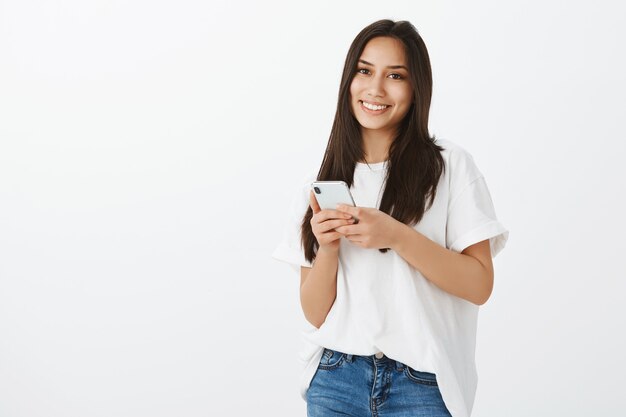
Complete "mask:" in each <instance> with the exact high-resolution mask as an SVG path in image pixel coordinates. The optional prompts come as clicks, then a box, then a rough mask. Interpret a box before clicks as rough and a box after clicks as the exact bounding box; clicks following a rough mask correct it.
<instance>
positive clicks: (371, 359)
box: [345, 353, 406, 371]
mask: <svg viewBox="0 0 626 417" xmlns="http://www.w3.org/2000/svg"><path fill="white" fill-rule="evenodd" d="M345 355H346V360H347V361H348V362H352V361H353V360H354V359H355V358H357V357H358V358H363V359H365V360H367V361H369V362H371V363H372V364H380V365H382V364H384V363H390V364H392V365H393V366H394V367H395V368H396V369H397V370H399V371H401V370H402V369H404V367H405V366H406V365H404V364H403V363H402V362H400V361H397V360H395V359H391V358H390V357H388V356H387V355H385V354H383V355H382V357H381V358H377V357H376V355H353V354H351V353H345Z"/></svg>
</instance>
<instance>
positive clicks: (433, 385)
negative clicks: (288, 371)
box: [306, 348, 452, 417]
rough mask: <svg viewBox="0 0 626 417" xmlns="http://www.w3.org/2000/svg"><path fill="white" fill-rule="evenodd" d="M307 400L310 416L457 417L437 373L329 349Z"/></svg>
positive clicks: (386, 360) (382, 359)
mask: <svg viewBox="0 0 626 417" xmlns="http://www.w3.org/2000/svg"><path fill="white" fill-rule="evenodd" d="M306 400H307V416H308V417H334V416H354V417H365V416H367V417H408V416H410V417H426V416H428V417H452V416H451V414H450V412H449V411H448V409H447V408H446V405H445V404H444V402H443V399H442V397H441V392H440V391H439V387H438V385H437V377H436V376H435V374H432V373H429V372H420V371H417V370H415V369H413V368H410V367H408V366H407V365H404V364H402V363H400V362H398V361H395V360H393V359H391V358H388V357H387V356H382V357H381V358H380V359H379V358H377V357H376V356H375V355H371V356H358V355H350V354H347V353H342V352H338V351H333V350H330V349H326V348H325V349H324V353H323V354H322V358H321V360H320V363H319V365H318V367H317V371H315V375H314V376H313V379H312V380H311V384H310V385H309V389H308V391H307V393H306Z"/></svg>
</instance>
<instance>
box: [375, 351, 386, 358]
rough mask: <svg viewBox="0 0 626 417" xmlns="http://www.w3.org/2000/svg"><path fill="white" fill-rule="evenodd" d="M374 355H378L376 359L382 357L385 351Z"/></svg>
mask: <svg viewBox="0 0 626 417" xmlns="http://www.w3.org/2000/svg"><path fill="white" fill-rule="evenodd" d="M374 356H376V359H380V358H382V357H383V356H384V355H383V352H378V353H377V354H376V355H374Z"/></svg>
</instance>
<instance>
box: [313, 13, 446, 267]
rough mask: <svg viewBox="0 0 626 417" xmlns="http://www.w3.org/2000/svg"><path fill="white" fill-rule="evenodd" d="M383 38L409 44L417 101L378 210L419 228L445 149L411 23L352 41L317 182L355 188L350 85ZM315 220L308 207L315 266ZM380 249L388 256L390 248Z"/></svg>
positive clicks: (380, 26) (397, 143)
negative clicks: (368, 50)
mask: <svg viewBox="0 0 626 417" xmlns="http://www.w3.org/2000/svg"><path fill="white" fill-rule="evenodd" d="M379 36H386V37H391V38H395V39H397V40H399V41H400V42H402V44H403V45H404V51H405V55H406V59H407V64H408V70H409V79H410V81H411V85H412V86H413V95H414V102H413V104H412V105H411V107H410V108H409V110H408V112H407V114H406V116H405V117H404V119H403V120H402V122H401V123H400V126H399V129H398V132H397V135H396V137H395V138H394V140H393V142H392V144H391V146H390V148H389V162H388V165H387V168H388V169H387V176H386V179H385V191H384V193H383V197H382V199H381V202H380V207H378V209H379V210H380V211H383V212H385V213H387V214H389V215H390V216H392V217H393V218H394V219H396V220H398V221H400V222H402V223H405V224H411V225H416V224H417V223H418V222H419V221H420V220H421V219H422V217H423V215H424V212H425V211H426V210H427V209H428V208H430V206H432V204H433V201H434V199H435V193H436V189H437V184H438V182H439V178H440V176H441V174H442V173H443V171H444V169H445V167H444V161H443V157H442V156H441V151H442V150H443V148H442V147H440V146H438V145H436V144H435V137H434V136H432V137H431V135H430V134H429V132H428V114H429V111H430V99H431V96H432V87H433V79H432V72H431V68H430V58H429V57H428V50H427V49H426V45H425V44H424V41H423V40H422V38H421V36H420V35H419V34H418V33H417V30H416V29H415V27H414V26H413V25H412V24H411V23H410V22H407V21H398V22H394V21H392V20H387V19H385V20H379V21H377V22H374V23H372V24H371V25H369V26H367V27H366V28H365V29H363V30H362V31H361V32H360V33H359V34H358V35H357V36H356V38H355V39H354V41H353V42H352V45H351V46H350V49H349V51H348V55H347V57H346V62H345V64H344V68H343V75H342V76H341V84H340V87H339V99H338V102H337V112H336V113H335V120H334V121H333V127H332V129H331V132H330V138H329V140H328V146H327V147H326V152H325V154H324V158H323V160H322V165H321V167H320V170H319V172H318V174H317V180H318V181H339V180H342V181H345V182H346V183H347V184H348V186H351V185H352V182H353V176H354V169H355V165H356V162H357V161H361V160H363V159H364V151H363V145H362V138H361V130H360V125H359V122H358V121H357V120H356V118H355V117H354V115H353V114H352V111H351V105H350V84H351V83H352V79H353V78H354V76H355V73H356V69H357V63H358V59H359V58H360V57H361V54H362V53H363V49H364V48H365V45H366V44H367V43H368V42H369V41H370V40H371V39H372V38H375V37H379ZM427 199H428V200H429V201H428V202H427ZM426 204H428V206H426ZM312 217H313V210H312V209H311V207H310V206H309V208H308V210H307V212H306V214H305V215H304V218H303V219H302V225H301V231H302V247H303V248H304V254H305V258H306V259H307V261H309V262H313V260H314V259H315V257H316V253H317V249H318V247H319V243H318V242H317V239H316V238H315V235H314V234H313V230H312V229H311V218H312ZM379 250H380V252H382V253H385V252H387V250H388V249H386V248H381V249H379Z"/></svg>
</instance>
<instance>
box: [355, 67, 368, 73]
mask: <svg viewBox="0 0 626 417" xmlns="http://www.w3.org/2000/svg"><path fill="white" fill-rule="evenodd" d="M361 71H367V72H369V70H368V69H366V68H359V69H357V70H356V72H357V73H359V74H365V73H364V72H361Z"/></svg>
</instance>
